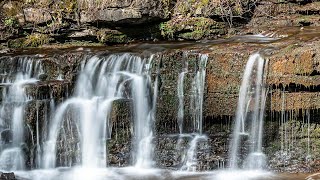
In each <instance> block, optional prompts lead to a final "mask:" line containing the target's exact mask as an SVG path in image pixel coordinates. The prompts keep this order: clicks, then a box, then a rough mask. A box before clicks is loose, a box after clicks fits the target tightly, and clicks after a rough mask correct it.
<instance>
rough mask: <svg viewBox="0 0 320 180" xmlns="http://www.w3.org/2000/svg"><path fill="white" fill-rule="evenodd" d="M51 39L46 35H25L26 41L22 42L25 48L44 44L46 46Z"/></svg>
mask: <svg viewBox="0 0 320 180" xmlns="http://www.w3.org/2000/svg"><path fill="white" fill-rule="evenodd" d="M51 40H52V38H51V37H50V36H49V35H47V34H40V33H33V34H30V35H27V37H26V40H25V41H24V43H23V44H24V46H25V47H38V46H41V45H44V44H48V43H49V42H50V41H51Z"/></svg>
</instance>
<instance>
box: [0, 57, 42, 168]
mask: <svg viewBox="0 0 320 180" xmlns="http://www.w3.org/2000/svg"><path fill="white" fill-rule="evenodd" d="M16 68H17V69H16V70H15V71H12V72H9V74H10V77H14V79H10V78H8V79H6V80H5V81H4V82H2V84H4V85H6V86H7V88H5V89H3V91H2V93H3V94H2V104H1V111H0V117H1V119H0V124H1V131H2V132H3V130H5V131H6V133H9V134H11V135H9V136H10V137H12V139H10V137H9V139H7V140H6V141H7V142H1V144H0V147H1V148H0V149H2V151H1V154H0V169H4V170H21V169H24V168H25V157H24V152H23V150H22V148H21V147H22V145H23V144H24V142H25V141H24V134H25V132H24V129H25V123H24V109H25V105H26V103H27V102H28V101H30V100H31V97H28V96H27V95H26V93H25V85H27V84H34V83H36V82H37V81H38V80H37V77H38V75H39V74H41V73H43V69H42V66H41V64H40V62H39V61H35V60H33V59H31V58H28V57H25V58H19V59H18V60H17V67H16ZM16 71H18V72H16ZM14 74H16V75H14ZM2 132H1V133H2Z"/></svg>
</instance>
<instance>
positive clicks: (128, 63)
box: [42, 53, 154, 169]
mask: <svg viewBox="0 0 320 180" xmlns="http://www.w3.org/2000/svg"><path fill="white" fill-rule="evenodd" d="M152 58H153V56H151V57H150V58H145V59H143V58H141V57H139V56H135V55H132V54H128V53H124V54H112V55H108V56H106V57H98V56H94V57H91V58H90V59H89V60H88V61H87V62H84V64H83V65H82V68H83V69H82V71H81V73H80V76H79V78H78V81H77V84H76V93H75V95H74V96H73V97H72V98H70V99H68V100H66V101H65V102H64V103H62V104H61V105H60V106H59V107H58V109H57V111H56V113H55V117H54V118H53V120H52V123H51V125H50V129H49V137H48V140H47V142H46V147H45V149H44V155H43V161H42V163H43V164H42V167H43V168H45V169H48V168H55V167H56V166H57V164H56V152H57V142H58V136H59V133H61V132H60V128H61V126H62V124H63V122H64V121H66V120H68V116H67V115H68V113H71V115H72V116H71V121H72V122H73V124H74V126H75V127H74V132H73V133H74V134H72V135H71V136H72V137H75V138H76V137H78V139H79V140H78V142H77V144H76V145H71V144H69V143H66V145H65V147H62V148H64V149H74V148H75V147H73V148H72V147H71V148H69V147H68V146H77V147H78V149H80V153H78V154H77V155H76V157H75V158H74V159H76V160H71V161H72V162H68V161H70V159H61V160H60V161H61V162H60V165H68V164H75V165H78V166H81V167H86V168H104V167H106V159H107V150H106V145H107V140H108V139H110V138H111V134H112V122H111V120H110V111H111V108H112V103H113V101H115V100H119V99H129V100H130V101H132V104H133V111H134V127H133V128H134V139H135V141H134V144H135V145H136V149H135V150H134V151H133V157H134V159H135V160H134V162H135V164H136V166H138V167H144V168H147V167H150V166H151V164H152V162H151V158H150V157H151V151H152V143H151V142H150V141H151V140H152V129H151V126H152V124H151V123H152V121H151V120H152V118H153V114H152V113H153V111H152V110H153V109H154V108H153V107H152V106H151V105H150V104H152V103H150V102H152V101H153V99H152V97H153V96H152V95H150V92H151V90H150V87H151V85H150V84H151V78H150V75H149V74H148V73H149V68H151V62H152ZM62 133H63V132H62Z"/></svg>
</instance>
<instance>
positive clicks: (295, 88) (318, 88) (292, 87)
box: [272, 83, 320, 92]
mask: <svg viewBox="0 0 320 180" xmlns="http://www.w3.org/2000/svg"><path fill="white" fill-rule="evenodd" d="M272 89H279V90H282V91H287V92H320V85H311V86H305V85H303V84H295V83H290V84H289V85H285V86H284V85H283V84H282V83H281V84H279V85H275V84H273V85H272Z"/></svg>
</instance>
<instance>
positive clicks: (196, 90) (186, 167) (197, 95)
mask: <svg viewBox="0 0 320 180" xmlns="http://www.w3.org/2000/svg"><path fill="white" fill-rule="evenodd" d="M184 58H185V57H184ZM207 60H208V55H207V54H199V55H198V64H197V71H196V72H195V75H194V77H193V78H192V82H191V90H190V102H189V103H190V109H189V112H190V115H191V119H192V130H193V133H190V134H189V135H190V137H191V140H190V142H189V145H188V146H189V147H188V150H187V152H186V156H185V160H184V163H183V165H182V167H181V168H180V170H182V171H196V166H197V146H198V143H199V141H200V140H206V139H207V138H206V137H205V136H204V135H202V121H203V120H202V113H203V112H202V108H203V92H204V88H205V75H206V65H207ZM187 72H188V69H187V65H186V67H184V68H183V70H182V72H181V73H180V74H179V77H178V86H177V94H178V101H179V107H178V118H177V121H178V122H177V123H178V126H179V132H180V135H179V140H178V143H177V149H180V148H181V138H182V137H183V136H185V135H184V134H183V126H184V124H183V123H184V106H185V104H184V96H185V94H184V77H185V74H186V73H187Z"/></svg>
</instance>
